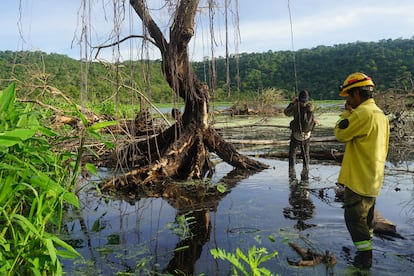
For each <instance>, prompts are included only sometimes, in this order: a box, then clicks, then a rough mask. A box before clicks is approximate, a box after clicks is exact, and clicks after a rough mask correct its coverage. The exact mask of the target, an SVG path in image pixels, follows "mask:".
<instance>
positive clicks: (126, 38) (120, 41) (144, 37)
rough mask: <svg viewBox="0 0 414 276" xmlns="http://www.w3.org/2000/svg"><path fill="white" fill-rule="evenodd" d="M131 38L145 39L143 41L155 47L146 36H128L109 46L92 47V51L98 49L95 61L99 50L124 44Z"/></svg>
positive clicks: (152, 41)
mask: <svg viewBox="0 0 414 276" xmlns="http://www.w3.org/2000/svg"><path fill="white" fill-rule="evenodd" d="M131 38H142V39H145V40H147V41H149V42H151V43H152V44H154V45H155V46H157V44H156V43H155V41H154V40H152V39H151V38H149V37H147V36H144V35H129V36H127V37H124V38H123V39H121V40H119V41H116V42H114V43H111V44H108V45H101V46H95V47H92V48H94V49H98V51H97V52H96V55H95V59H97V58H98V55H99V52H100V51H101V49H104V48H109V47H113V46H115V45H118V44H121V43H122V42H124V41H126V40H128V39H131Z"/></svg>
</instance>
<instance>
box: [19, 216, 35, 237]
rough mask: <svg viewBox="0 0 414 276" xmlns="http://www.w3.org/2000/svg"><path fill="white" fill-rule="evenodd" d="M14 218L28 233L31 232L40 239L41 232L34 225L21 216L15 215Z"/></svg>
mask: <svg viewBox="0 0 414 276" xmlns="http://www.w3.org/2000/svg"><path fill="white" fill-rule="evenodd" d="M12 218H15V219H16V221H17V223H18V224H20V227H22V228H23V229H24V230H25V231H26V232H27V231H30V232H32V233H33V234H35V235H36V236H38V237H40V233H39V231H38V230H37V229H36V227H34V225H33V224H32V223H31V222H30V221H29V220H28V219H27V218H25V217H24V216H22V215H20V214H13V215H12Z"/></svg>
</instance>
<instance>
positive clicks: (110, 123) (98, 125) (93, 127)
mask: <svg viewBox="0 0 414 276" xmlns="http://www.w3.org/2000/svg"><path fill="white" fill-rule="evenodd" d="M117 124H118V122H117V121H105V122H99V123H96V124H93V125H91V126H90V127H88V131H97V130H100V129H102V128H105V127H109V126H113V125H117Z"/></svg>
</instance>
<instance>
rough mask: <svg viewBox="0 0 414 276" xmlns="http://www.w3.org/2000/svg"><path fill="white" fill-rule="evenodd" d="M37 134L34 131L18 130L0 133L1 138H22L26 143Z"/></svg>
mask: <svg viewBox="0 0 414 276" xmlns="http://www.w3.org/2000/svg"><path fill="white" fill-rule="evenodd" d="M35 134H36V130H34V129H25V128H16V129H13V130H9V131H5V132H3V133H0V137H5V136H6V137H16V138H20V139H21V140H22V141H25V140H27V139H29V138H32V137H33V136H34V135H35Z"/></svg>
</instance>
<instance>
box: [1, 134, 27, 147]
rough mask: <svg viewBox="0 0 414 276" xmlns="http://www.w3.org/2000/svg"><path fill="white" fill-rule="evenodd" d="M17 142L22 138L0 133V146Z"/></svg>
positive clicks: (10, 145) (7, 145) (8, 145)
mask: <svg viewBox="0 0 414 276" xmlns="http://www.w3.org/2000/svg"><path fill="white" fill-rule="evenodd" d="M19 143H22V139H20V138H19V137H13V136H6V135H1V134H0V146H2V147H6V148H9V147H12V146H14V145H17V144H19Z"/></svg>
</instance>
